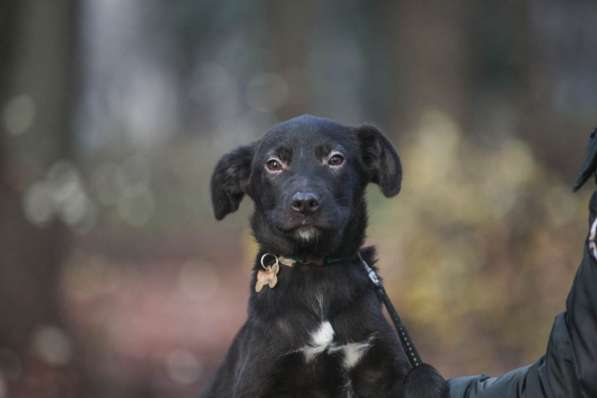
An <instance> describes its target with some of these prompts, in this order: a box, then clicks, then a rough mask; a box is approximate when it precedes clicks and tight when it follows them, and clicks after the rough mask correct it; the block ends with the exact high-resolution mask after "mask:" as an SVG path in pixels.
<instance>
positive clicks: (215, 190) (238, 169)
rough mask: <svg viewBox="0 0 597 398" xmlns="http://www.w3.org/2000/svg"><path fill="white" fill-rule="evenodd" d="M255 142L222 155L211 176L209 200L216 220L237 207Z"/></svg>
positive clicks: (248, 175) (248, 173)
mask: <svg viewBox="0 0 597 398" xmlns="http://www.w3.org/2000/svg"><path fill="white" fill-rule="evenodd" d="M255 147H256V144H255V143H253V144H251V145H247V146H241V147H240V148H238V149H235V150H234V151H232V152H230V153H227V154H226V155H224V156H222V158H221V159H220V161H219V162H218V164H217V165H216V168H215V169H214V172H213V174H212V176H211V201H212V205H213V209H214V215H215V216H216V219H217V220H221V219H223V218H224V217H226V215H227V214H229V213H232V212H234V211H236V210H237V209H238V205H239V204H240V201H241V200H242V198H243V196H244V194H245V189H246V186H247V184H248V182H249V177H250V175H251V162H252V161H253V155H254V153H255Z"/></svg>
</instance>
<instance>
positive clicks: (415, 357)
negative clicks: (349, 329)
mask: <svg viewBox="0 0 597 398" xmlns="http://www.w3.org/2000/svg"><path fill="white" fill-rule="evenodd" d="M358 256H359V260H361V264H362V265H363V268H364V269H365V272H366V273H367V276H368V277H369V280H370V281H371V283H373V286H374V287H375V292H376V293H377V297H379V300H380V301H381V302H382V303H383V305H384V306H385V307H386V310H387V311H388V314H389V315H390V318H391V319H392V323H393V324H394V327H395V328H396V331H397V332H398V337H399V338H400V343H401V344H402V349H403V350H404V352H405V353H406V356H407V357H408V362H410V365H411V366H412V367H413V368H417V367H419V366H421V365H422V364H423V361H422V360H421V357H420V356H419V352H418V351H417V347H415V344H414V343H413V341H412V340H411V338H410V335H409V334H408V330H406V326H404V323H402V319H400V315H398V311H396V308H395V307H394V305H393V304H392V301H391V300H390V297H389V296H388V294H387V293H386V289H385V288H384V286H383V282H382V281H381V279H380V277H379V275H378V274H377V272H376V271H375V270H374V269H373V267H371V266H370V265H369V264H367V262H366V261H365V260H364V259H363V257H362V256H361V253H360V252H359V253H358Z"/></svg>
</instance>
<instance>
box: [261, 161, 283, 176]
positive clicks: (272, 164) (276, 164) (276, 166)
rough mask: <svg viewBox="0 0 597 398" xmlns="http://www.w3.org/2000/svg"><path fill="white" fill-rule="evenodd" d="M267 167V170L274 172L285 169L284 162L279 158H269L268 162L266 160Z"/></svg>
mask: <svg viewBox="0 0 597 398" xmlns="http://www.w3.org/2000/svg"><path fill="white" fill-rule="evenodd" d="M265 168H266V169H267V171H269V172H272V173H277V172H280V171H282V170H283V168H284V167H283V166H282V163H281V162H280V161H279V160H278V159H273V158H272V159H269V160H268V161H267V162H265Z"/></svg>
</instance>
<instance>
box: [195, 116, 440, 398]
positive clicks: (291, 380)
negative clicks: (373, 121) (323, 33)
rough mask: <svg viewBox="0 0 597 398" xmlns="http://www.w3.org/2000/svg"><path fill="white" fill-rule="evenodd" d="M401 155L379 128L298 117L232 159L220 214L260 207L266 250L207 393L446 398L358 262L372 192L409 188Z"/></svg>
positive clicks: (223, 168) (216, 185) (217, 178)
mask: <svg viewBox="0 0 597 398" xmlns="http://www.w3.org/2000/svg"><path fill="white" fill-rule="evenodd" d="M401 179H402V168H401V165H400V159H399V157H398V155H397V153H396V151H395V150H394V148H393V147H392V145H391V144H390V142H389V141H388V140H387V139H386V138H385V137H384V136H383V135H382V133H381V132H380V131H379V130H378V129H376V128H375V127H372V126H361V127H356V128H354V127H347V126H343V125H341V124H338V123H335V122H333V121H331V120H329V119H325V118H320V117H314V116H308V115H306V116H299V117H296V118H293V119H290V120H288V121H286V122H283V123H281V124H278V125H276V126H274V127H273V128H272V129H271V130H269V131H268V132H267V133H266V134H265V136H264V137H263V138H262V139H261V140H259V141H257V142H254V143H253V144H250V145H247V146H243V147H240V148H238V149H236V150H234V151H232V152H230V153H228V154H226V155H224V157H222V159H221V160H220V161H219V162H218V164H217V166H216V168H215V170H214V172H213V176H212V179H211V193H212V201H213V207H214V213H215V217H216V218H217V219H218V220H221V219H222V218H224V217H225V216H226V215H227V214H229V213H231V212H234V211H235V210H237V209H238V206H239V203H240V201H241V200H242V198H243V196H244V195H245V194H246V195H248V196H249V197H250V198H251V199H252V200H253V202H254V205H255V211H254V213H253V216H252V218H251V226H252V229H253V233H254V235H255V239H256V240H257V242H258V244H259V253H258V256H257V260H256V262H255V266H254V272H253V277H252V280H251V297H250V300H249V309H248V319H247V321H246V323H245V324H244V326H243V327H242V328H241V330H240V331H239V333H238V335H237V336H236V338H235V339H234V342H233V344H232V346H231V348H230V349H229V351H228V353H227V355H226V359H225V360H224V363H223V364H222V366H221V367H220V369H219V370H218V372H217V373H216V375H215V378H214V380H213V381H212V383H211V384H210V385H209V386H208V387H207V389H206V390H205V391H204V393H203V395H202V396H203V397H206V398H207V397H217V398H227V397H234V398H240V397H321V398H324V397H375V398H384V397H408V398H410V397H442V396H446V384H445V381H444V379H443V378H442V377H441V376H440V375H439V374H438V373H437V372H436V371H435V370H434V369H433V368H432V367H431V366H429V365H422V366H421V367H418V368H416V369H415V370H412V371H411V369H410V366H409V363H408V361H407V357H406V355H405V353H404V351H403V349H402V346H401V344H400V342H399V340H398V337H397V334H396V332H395V330H394V329H393V328H392V326H391V325H390V324H389V323H388V322H387V321H386V319H385V318H384V316H383V314H382V308H381V305H380V302H379V300H378V297H377V296H376V293H375V290H374V289H373V287H372V285H371V282H370V281H369V279H368V277H367V275H366V273H365V271H364V270H363V268H362V264H361V262H360V258H359V256H360V257H362V258H363V259H364V261H366V262H368V263H369V264H371V263H372V262H373V256H374V254H373V250H372V249H362V248H361V246H362V244H363V241H364V237H365V229H366V226H367V211H366V205H365V198H364V194H365V188H366V186H367V184H369V183H374V184H377V185H379V187H380V188H381V191H382V192H383V194H384V195H385V196H386V197H392V196H395V195H397V194H398V192H399V191H400V184H401Z"/></svg>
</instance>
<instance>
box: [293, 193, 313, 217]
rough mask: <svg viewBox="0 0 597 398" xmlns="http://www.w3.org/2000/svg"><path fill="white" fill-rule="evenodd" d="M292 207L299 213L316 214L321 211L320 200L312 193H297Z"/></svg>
mask: <svg viewBox="0 0 597 398" xmlns="http://www.w3.org/2000/svg"><path fill="white" fill-rule="evenodd" d="M291 207H292V210H294V211H297V212H299V213H303V214H309V213H315V212H316V211H317V209H319V198H318V197H317V195H315V194H314V193H311V192H297V193H295V194H294V195H293V196H292V203H291Z"/></svg>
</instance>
